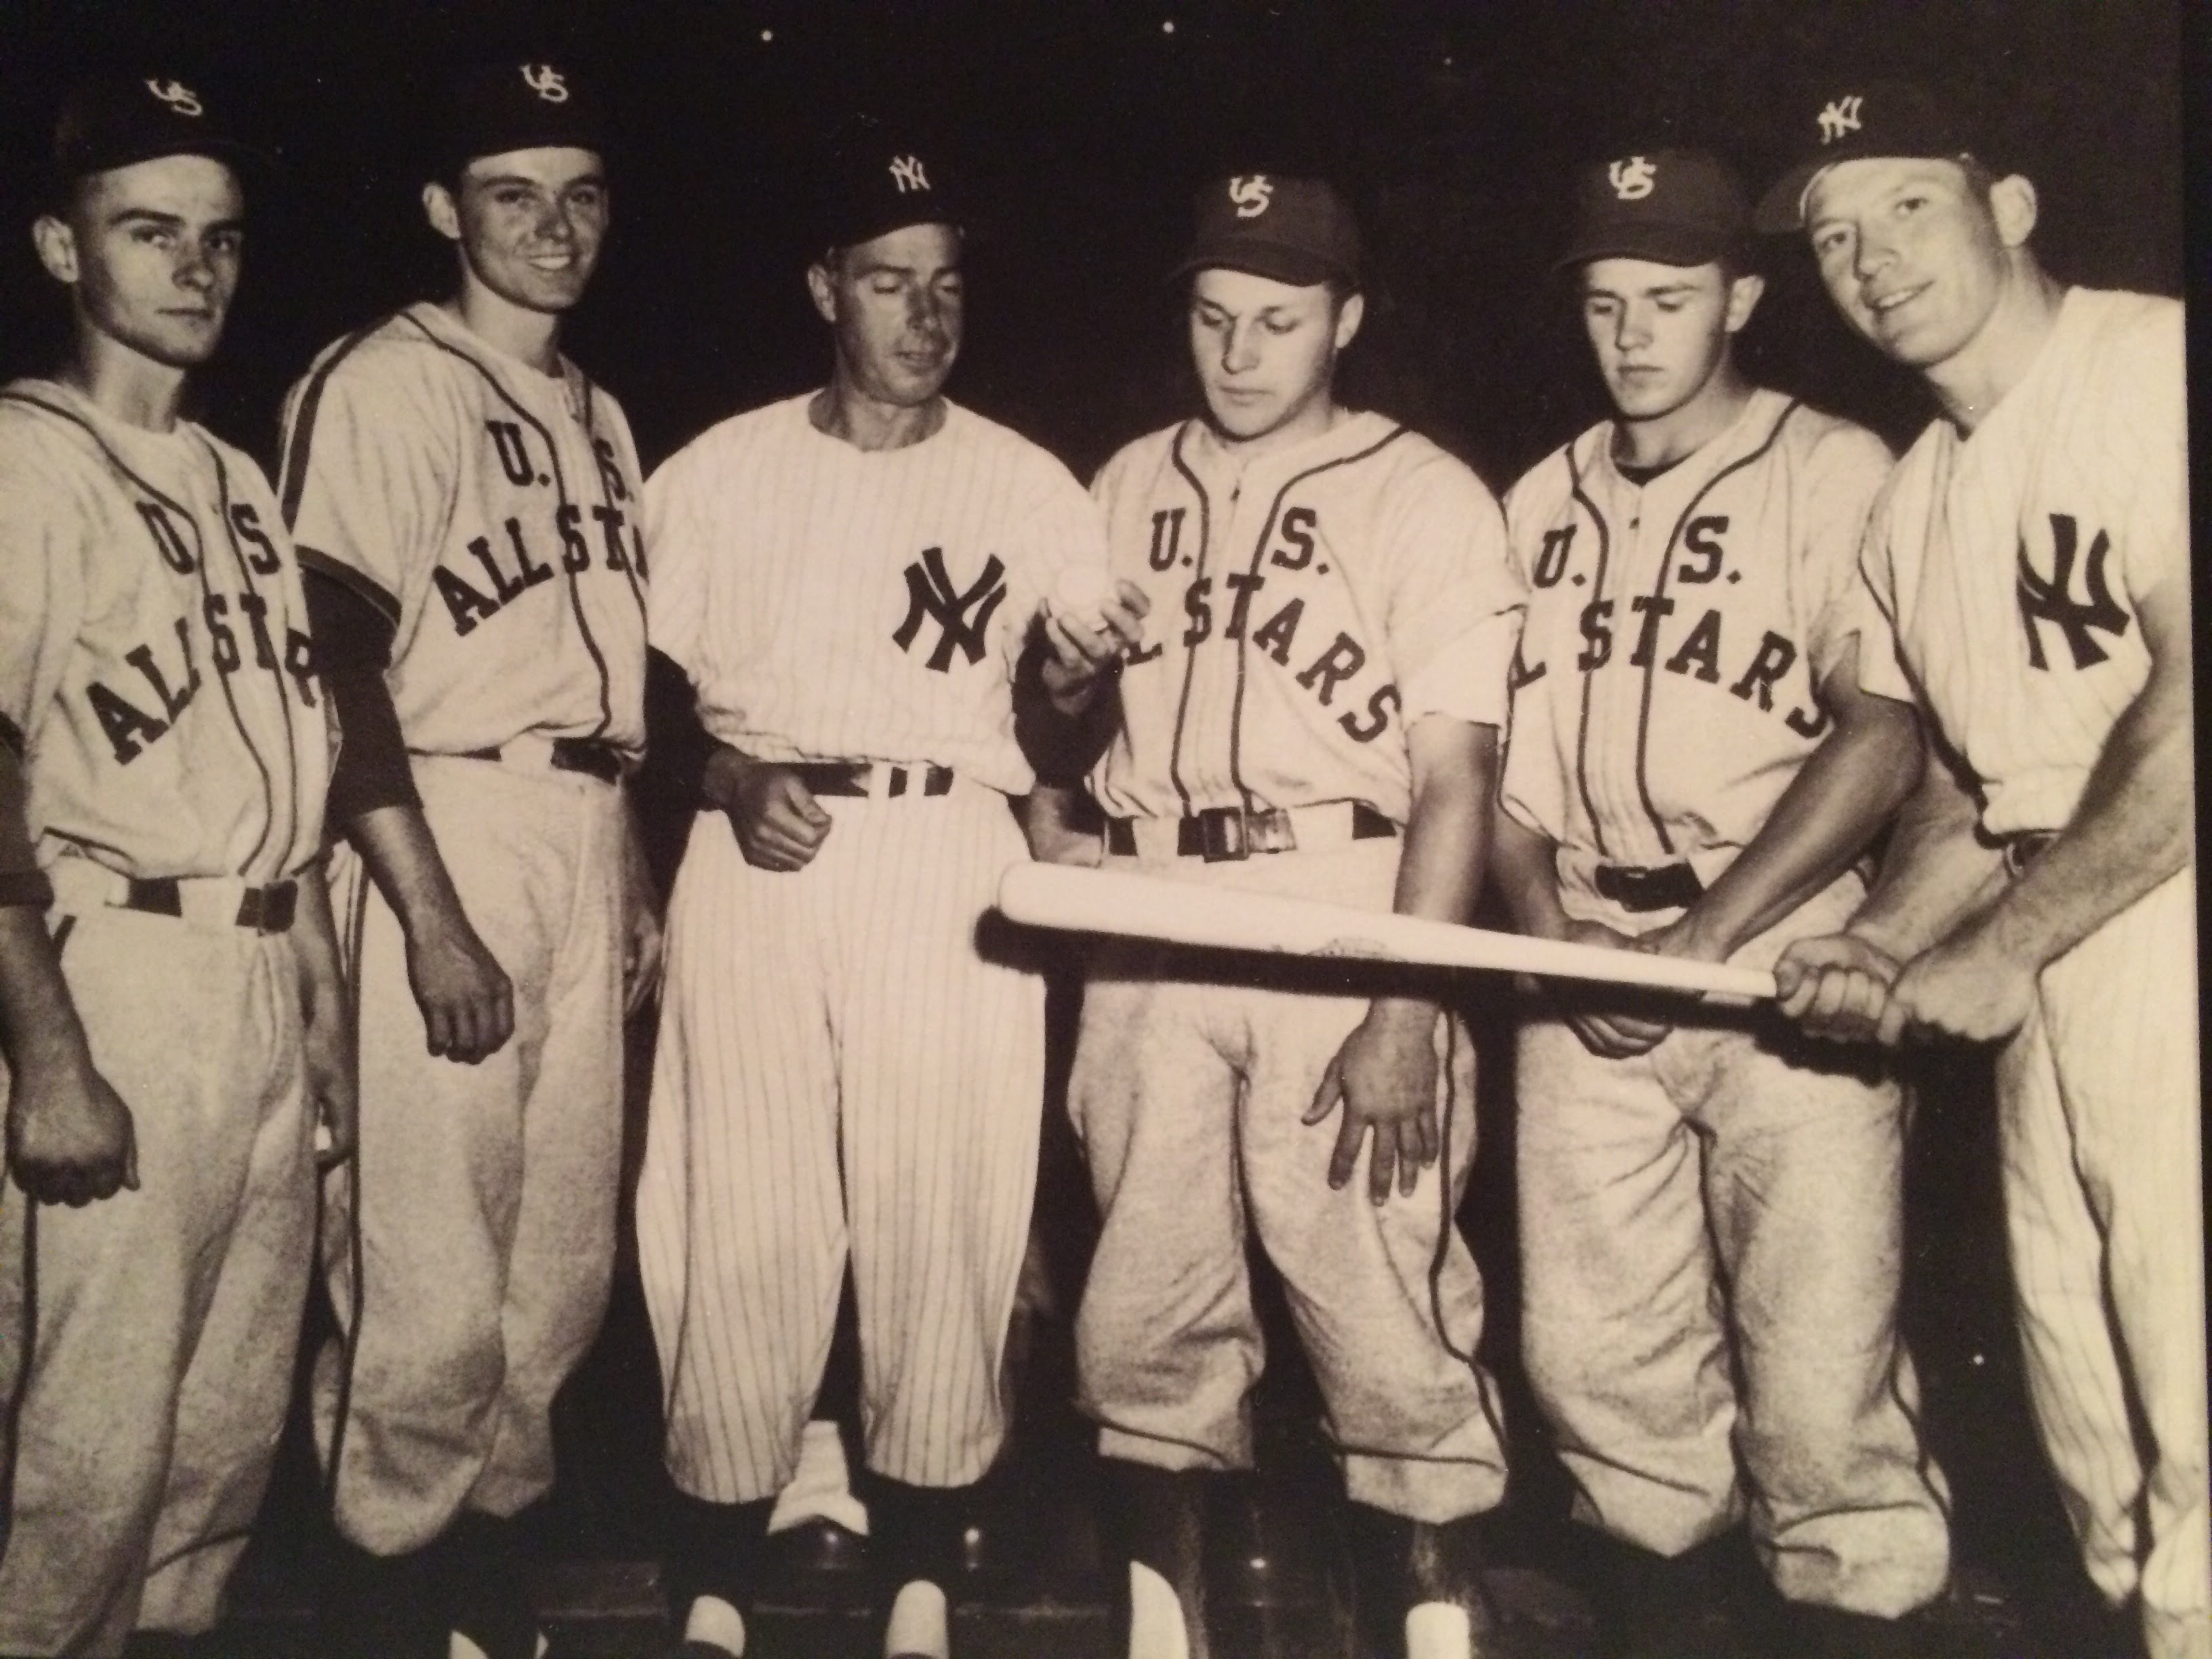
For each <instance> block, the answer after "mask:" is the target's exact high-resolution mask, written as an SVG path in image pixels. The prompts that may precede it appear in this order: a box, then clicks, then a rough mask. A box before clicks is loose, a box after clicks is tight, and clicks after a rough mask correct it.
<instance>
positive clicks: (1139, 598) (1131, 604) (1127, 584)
mask: <svg viewBox="0 0 2212 1659" xmlns="http://www.w3.org/2000/svg"><path fill="white" fill-rule="evenodd" d="M1114 602H1115V604H1117V605H1121V608H1122V609H1124V610H1125V611H1128V612H1130V613H1131V614H1132V615H1133V616H1134V617H1136V618H1137V619H1138V620H1139V622H1141V621H1143V620H1144V619H1145V617H1147V616H1149V615H1150V614H1151V613H1152V600H1151V599H1147V598H1146V596H1145V590H1144V589H1143V588H1141V587H1139V586H1137V584H1136V583H1134V582H1133V581H1131V580H1128V578H1127V577H1126V576H1125V577H1122V578H1121V579H1120V580H1117V581H1115V584H1114Z"/></svg>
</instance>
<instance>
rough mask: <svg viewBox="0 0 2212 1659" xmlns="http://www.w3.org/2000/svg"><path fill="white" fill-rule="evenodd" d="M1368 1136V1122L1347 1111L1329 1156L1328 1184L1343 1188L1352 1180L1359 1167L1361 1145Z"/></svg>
mask: <svg viewBox="0 0 2212 1659" xmlns="http://www.w3.org/2000/svg"><path fill="white" fill-rule="evenodd" d="M1366 1134H1367V1122H1366V1120H1365V1119H1364V1118H1362V1117H1361V1116H1360V1115H1359V1114H1358V1113H1357V1112H1354V1111H1352V1110H1350V1109H1346V1112H1345V1114H1344V1121H1343V1122H1341V1123H1340V1124H1339V1125H1338V1126H1337V1130H1336V1146H1334V1149H1332V1150H1331V1152H1330V1153H1329V1156H1328V1184H1329V1185H1330V1186H1331V1187H1341V1186H1343V1185H1344V1183H1345V1182H1347V1181H1349V1180H1351V1179H1352V1171H1353V1170H1356V1169H1357V1168H1358V1166H1359V1143H1360V1141H1361V1140H1363V1139H1365V1137H1366Z"/></svg>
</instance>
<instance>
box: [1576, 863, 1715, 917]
mask: <svg viewBox="0 0 2212 1659" xmlns="http://www.w3.org/2000/svg"><path fill="white" fill-rule="evenodd" d="M1592 879H1593V880H1594V881H1595V884H1596V885H1597V891H1598V896H1599V897H1600V898H1608V899H1611V900H1612V901H1613V902H1614V903H1615V904H1618V905H1619V906H1620V908H1622V909H1624V910H1636V911H1644V910H1680V909H1686V908H1688V907H1689V906H1691V905H1692V904H1695V903H1696V902H1698V899H1699V895H1701V894H1702V893H1704V891H1705V884H1704V883H1703V882H1701V881H1699V879H1698V872H1696V871H1695V870H1692V868H1691V867H1690V866H1688V865H1686V864H1657V865H1653V866H1650V868H1648V869H1647V868H1644V867H1642V866H1637V865H1633V864H1601V865H1599V866H1597V872H1596V874H1595V876H1594V877H1593V878H1592Z"/></svg>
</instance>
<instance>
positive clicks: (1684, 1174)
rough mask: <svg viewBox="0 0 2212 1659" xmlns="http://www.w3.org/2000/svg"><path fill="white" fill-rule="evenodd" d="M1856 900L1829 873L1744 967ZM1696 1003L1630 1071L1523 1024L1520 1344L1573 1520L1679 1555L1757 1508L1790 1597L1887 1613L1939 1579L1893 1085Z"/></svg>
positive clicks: (1584, 906)
mask: <svg viewBox="0 0 2212 1659" xmlns="http://www.w3.org/2000/svg"><path fill="white" fill-rule="evenodd" d="M1861 891H1862V889H1861V888H1860V887H1859V885H1858V884H1857V882H1856V881H1855V880H1853V881H1850V882H1848V883H1844V884H1838V886H1837V887H1835V888H1832V889H1831V890H1829V892H1828V893H1826V894H1825V895H1822V896H1819V897H1816V898H1815V899H1814V900H1813V901H1812V902H1809V903H1808V904H1807V905H1806V906H1804V907H1802V908H1801V909H1800V910H1799V911H1798V912H1797V913H1796V915H1794V916H1792V917H1790V919H1789V920H1788V921H1785V922H1784V924H1782V926H1781V927H1778V928H1777V929H1775V930H1773V931H1772V932H1771V933H1768V934H1767V935H1765V936H1764V937H1763V938H1762V939H1754V940H1753V941H1752V942H1751V943H1750V944H1749V945H1746V946H1745V947H1744V949H1743V950H1742V951H1739V952H1738V953H1737V957H1736V958H1735V960H1737V961H1739V962H1742V963H1749V964H1751V965H1756V966H1762V967H1763V966H1766V965H1769V964H1771V962H1772V961H1773V959H1774V957H1776V956H1777V955H1778V954H1779V952H1780V951H1781V948H1782V945H1783V944H1784V942H1786V940H1787V939H1794V938H1797V937H1801V936H1803V935H1805V934H1806V933H1808V931H1810V932H1812V933H1826V932H1829V931H1832V929H1833V928H1834V927H1838V926H1840V925H1841V923H1842V921H1843V920H1844V918H1845V917H1846V916H1847V915H1849V914H1850V910H1851V908H1853V907H1854V906H1855V905H1856V903H1857V900H1858V896H1859V895H1860V893H1861ZM1571 908H1574V907H1571ZM1578 908H1579V909H1580V910H1581V912H1583V914H1586V915H1592V916H1594V917H1595V919H1596V920H1599V921H1606V922H1607V923H1609V924H1610V925H1612V926H1613V927H1620V928H1621V929H1623V931H1634V930H1635V929H1636V928H1637V927H1639V926H1644V927H1648V926H1649V925H1650V921H1649V920H1648V919H1638V918H1635V917H1631V916H1628V915H1626V914H1625V913H1613V914H1601V912H1604V911H1607V910H1609V908H1610V907H1607V906H1605V904H1604V902H1603V901H1600V900H1596V899H1594V898H1586V899H1583V900H1582V902H1580V904H1579V907H1578ZM1684 1010H1685V1012H1686V1013H1687V1014H1688V1016H1689V1017H1688V1018H1685V1019H1684V1021H1683V1022H1682V1023H1681V1024H1678V1025H1677V1026H1676V1027H1675V1028H1674V1030H1673V1031H1672V1032H1671V1033H1670V1034H1669V1035H1668V1036H1667V1037H1666V1038H1664V1039H1663V1040H1662V1042H1660V1043H1659V1044H1658V1046H1657V1047H1656V1048H1653V1049H1651V1050H1650V1051H1649V1052H1648V1053H1646V1054H1641V1055H1638V1056H1634V1057H1632V1058H1630V1059H1626V1060H1606V1059H1602V1058H1601V1057H1599V1056H1597V1055H1595V1054H1592V1053H1591V1052H1590V1051H1589V1049H1588V1048H1585V1047H1583V1042H1582V1040H1581V1039H1580V1038H1579V1037H1577V1036H1576V1035H1575V1034H1574V1032H1573V1031H1572V1030H1570V1029H1569V1028H1568V1027H1567V1026H1566V1025H1565V1024H1563V1023H1561V1022H1560V1021H1559V1020H1558V1019H1557V1018H1532V1019H1530V1020H1529V1021H1528V1022H1527V1023H1526V1024H1524V1025H1523V1026H1522V1033H1521V1037H1520V1042H1519V1059H1520V1069H1519V1073H1518V1083H1517V1086H1518V1092H1519V1097H1520V1154H1519V1179H1520V1208H1521V1255H1522V1283H1523V1286H1524V1309H1525V1311H1524V1314H1523V1341H1524V1346H1525V1356H1526V1360H1527V1364H1528V1374H1529V1380H1530V1382H1531V1383H1532V1385H1533V1387H1534V1390H1535V1394H1536V1397H1537V1400H1538V1402H1539V1403H1540V1404H1541V1407H1543V1410H1544V1413H1545V1414H1546V1416H1547V1418H1548V1419H1550V1421H1551V1423H1552V1425H1553V1429H1554V1431H1555V1432H1556V1434H1557V1436H1558V1438H1559V1451H1560V1455H1561V1457H1562V1459H1563V1461H1564V1462H1565V1464H1566V1466H1567V1468H1568V1471H1569V1473H1570V1474H1571V1476H1572V1477H1573V1479H1574V1481H1575V1486H1576V1494H1575V1500H1574V1508H1575V1513H1576V1516H1577V1518H1578V1519H1580V1520H1581V1521H1583V1522H1585V1523H1587V1524H1589V1525H1592V1526H1595V1527H1598V1528H1601V1529H1603V1530H1604V1531H1606V1532H1607V1533H1610V1534H1613V1535H1615V1536H1617V1537H1620V1538H1625V1539H1626V1540H1628V1541H1630V1542H1632V1543H1634V1544H1637V1545H1639V1546H1641V1547H1644V1548H1645V1549H1648V1550H1651V1551H1655V1552H1656V1553H1659V1554H1661V1555H1666V1556H1673V1555H1678V1554H1680V1553H1682V1552H1684V1551H1685V1550H1687V1549H1689V1548H1691V1547H1693V1546H1695V1545H1697V1544H1699V1543H1700V1542H1702V1541H1705V1539H1707V1538H1710V1537H1711V1536H1712V1535H1714V1534H1717V1533H1718V1532H1720V1531H1722V1530H1723V1529H1724V1528H1727V1527H1728V1526H1729V1525H1730V1524H1732V1523H1733V1522H1735V1520H1737V1519H1738V1518H1739V1517H1741V1516H1743V1515H1744V1514H1745V1512H1746V1510H1747V1509H1748V1513H1749V1519H1750V1522H1751V1533H1752V1538H1753V1542H1754V1544H1755V1546H1756V1547H1757V1550H1758V1553H1759V1557H1760V1559H1761V1560H1762V1562H1763V1563H1764V1564H1765V1568H1766V1571H1767V1572H1768V1574H1769V1576H1770V1577H1771V1578H1772V1579H1773V1581H1774V1583H1775V1585H1776V1587H1777V1588H1778V1589H1780V1590H1781V1592H1782V1593H1783V1595H1785V1596H1787V1597H1789V1598H1790V1599H1791V1600H1793V1601H1808V1602H1816V1603H1820V1604H1824V1605H1828V1606H1833V1607H1844V1608H1848V1609H1850V1611H1853V1612H1857V1613H1873V1614H1878V1615H1881V1616H1885V1617H1887V1616H1894V1615H1896V1614H1898V1613H1903V1612H1905V1611H1906V1610H1908V1609H1910V1608H1911V1607H1915V1606H1917V1605H1918V1604H1920V1603H1921V1602H1923V1601H1927V1600H1928V1599H1929V1598H1930V1597H1931V1596H1933V1595H1936V1593H1937V1592H1938V1591H1940V1590H1941V1589H1942V1587H1943V1584H1944V1581H1945V1579H1946V1577H1947V1576H1948V1571H1949V1534H1948V1513H1947V1510H1948V1490H1947V1488H1946V1487H1945V1486H1944V1484H1943V1480H1942V1473H1941V1471H1940V1470H1938V1469H1936V1468H1935V1466H1934V1464H1933V1463H1932V1462H1931V1461H1930V1460H1929V1457H1928V1455H1927V1454H1926V1452H1925V1450H1924V1449H1923V1447H1922V1445H1921V1443H1920V1438H1919V1434H1918V1428H1917V1414H1918V1404H1919V1400H1918V1389H1917V1383H1916V1381H1915V1378H1914V1376H1913V1371H1912V1364H1911V1359H1910V1358H1909V1357H1908V1356H1907V1355H1906V1353H1905V1347H1904V1345H1903V1343H1902V1341H1901V1340H1900V1339H1899V1335H1898V1331H1897V1304H1898V1287H1899V1274H1900V1271H1901V1267H1902V1261H1903V1254H1904V1252H1903V1244H1904V1220H1903V1189H1902V1178H1903V1162H1904V1140H1905V1134H1904V1113H1903V1108H1902V1105H1901V1103H1900V1100H1899V1091H1898V1090H1897V1087H1896V1085H1894V1083H1893V1082H1890V1081H1887V1080H1882V1081H1875V1080H1873V1079H1872V1077H1871V1075H1869V1074H1863V1073H1855V1072H1854V1071H1852V1070H1850V1069H1847V1068H1848V1067H1850V1066H1854V1065H1863V1064H1867V1063H1869V1060H1868V1058H1867V1057H1866V1056H1863V1055H1858V1056H1853V1055H1850V1054H1844V1052H1843V1051H1840V1050H1836V1049H1833V1048H1822V1047H1821V1046H1820V1045H1817V1044H1814V1042H1811V1040H1810V1039H1807V1038H1803V1037H1800V1036H1794V1035H1793V1034H1792V1033H1790V1031H1789V1030H1787V1029H1786V1028H1785V1027H1784V1026H1782V1025H1781V1024H1780V1023H1779V1022H1778V1021H1776V1020H1774V1019H1772V1018H1762V1017H1758V1016H1754V1015H1753V1014H1751V1013H1749V1012H1745V1013H1743V1014H1741V1015H1736V1016H1730V1015H1728V1014H1724V1013H1720V1012H1713V1013H1701V1012H1697V1011H1695V1009H1694V1006H1692V1005H1684ZM1739 1459H1741V1466H1742V1468H1743V1469H1744V1470H1745V1471H1747V1474H1748V1476H1749V1479H1748V1480H1747V1481H1741V1482H1740V1481H1739V1479H1738V1462H1739Z"/></svg>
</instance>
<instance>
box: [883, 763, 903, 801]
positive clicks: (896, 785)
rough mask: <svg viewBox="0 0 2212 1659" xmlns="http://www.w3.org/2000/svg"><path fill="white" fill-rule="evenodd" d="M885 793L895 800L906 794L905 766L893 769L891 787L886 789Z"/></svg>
mask: <svg viewBox="0 0 2212 1659" xmlns="http://www.w3.org/2000/svg"><path fill="white" fill-rule="evenodd" d="M904 793H906V768H904V767H903V766H894V767H893V768H891V781H890V787H889V788H887V789H885V790H884V794H886V795H889V796H892V797H894V798H896V797H897V796H900V795H903V794H904Z"/></svg>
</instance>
